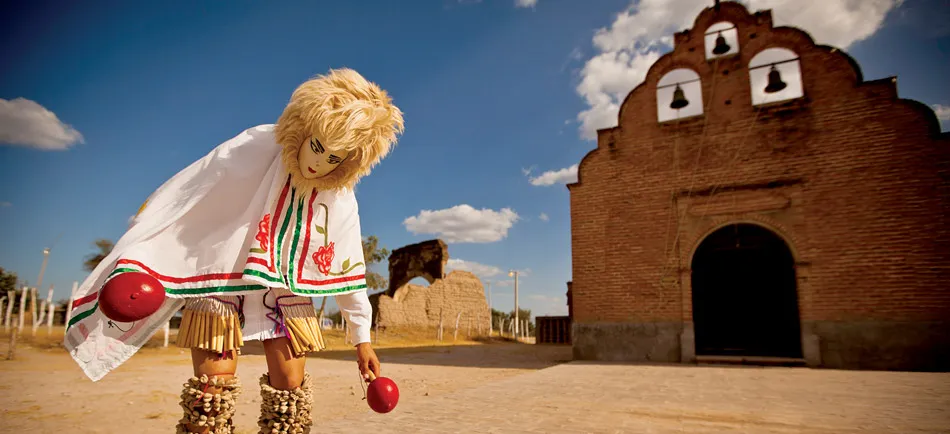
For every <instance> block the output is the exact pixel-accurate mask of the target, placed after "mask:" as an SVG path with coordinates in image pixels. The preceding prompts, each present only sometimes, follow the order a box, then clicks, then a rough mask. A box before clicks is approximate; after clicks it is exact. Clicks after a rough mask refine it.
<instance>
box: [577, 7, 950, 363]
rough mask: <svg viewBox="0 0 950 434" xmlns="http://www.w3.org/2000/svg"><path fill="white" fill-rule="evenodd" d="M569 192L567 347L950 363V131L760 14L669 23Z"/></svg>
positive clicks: (888, 83) (619, 354)
mask: <svg viewBox="0 0 950 434" xmlns="http://www.w3.org/2000/svg"><path fill="white" fill-rule="evenodd" d="M684 113H685V114H684ZM568 189H569V191H570V207H571V242H572V255H573V264H572V266H573V276H572V284H571V289H570V292H571V316H572V322H573V324H572V330H573V336H572V341H573V342H572V345H573V351H574V356H575V358H576V359H581V360H584V359H586V360H624V361H657V362H682V363H695V362H702V361H707V360H708V361H716V360H723V361H742V360H745V361H753V362H755V361H756V360H758V361H760V362H762V363H767V362H770V361H778V362H783V363H791V364H803V365H807V366H812V367H827V368H844V369H899V370H947V369H950V327H948V322H947V321H948V320H950V134H948V133H941V131H940V126H939V123H938V121H937V118H936V116H935V115H934V113H933V111H932V110H931V109H930V108H929V107H927V106H926V105H924V104H921V103H919V102H916V101H912V100H907V99H901V98H900V97H899V96H898V92H897V79H896V78H885V79H880V80H873V81H865V80H864V78H863V77H862V74H861V70H860V67H859V66H858V65H857V63H856V62H855V61H854V60H853V59H852V58H851V57H850V56H848V54H846V53H844V52H843V51H841V50H840V49H837V48H835V47H830V46H825V45H817V44H816V43H815V42H814V40H813V39H812V38H811V37H810V36H809V35H808V34H807V33H806V32H804V31H802V30H799V29H796V28H792V27H773V24H772V15H771V12H770V11H759V12H755V13H750V12H749V11H748V10H747V9H746V8H745V7H744V6H742V5H740V4H738V3H735V2H723V3H722V4H717V5H716V6H713V7H709V8H706V9H704V10H703V11H702V12H701V13H700V14H699V15H698V16H697V17H696V19H695V22H694V25H693V27H692V28H691V29H689V30H686V31H683V32H680V33H677V34H675V37H674V50H673V51H672V52H670V53H668V54H666V55H664V56H662V57H661V58H660V59H659V60H657V62H656V63H655V64H653V66H652V67H651V68H650V70H649V72H648V73H647V75H646V78H645V80H644V82H643V83H642V84H640V85H639V86H637V87H636V88H635V89H633V90H632V91H631V92H630V93H629V94H628V95H627V97H626V99H625V100H624V101H623V103H622V105H621V107H620V111H619V116H618V125H617V126H616V127H613V128H607V129H603V130H600V131H598V138H597V147H596V148H595V149H594V150H592V151H591V152H590V153H588V154H587V155H586V156H585V157H584V158H583V160H582V161H581V163H580V166H579V170H578V181H577V182H576V183H573V184H570V185H568Z"/></svg>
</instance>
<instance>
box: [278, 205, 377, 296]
mask: <svg viewBox="0 0 950 434" xmlns="http://www.w3.org/2000/svg"><path fill="white" fill-rule="evenodd" d="M316 197H317V190H316V189H314V190H313V191H312V192H311V195H310V200H309V201H308V203H307V209H308V214H307V229H306V231H305V232H304V243H303V252H301V253H302V255H301V258H300V262H299V263H297V265H298V267H297V280H299V282H300V283H304V284H309V285H332V284H334V283H342V282H351V281H359V280H363V279H365V278H366V275H365V274H359V275H354V276H344V277H337V278H333V279H326V280H307V279H304V278H303V268H304V266H305V265H306V263H307V253H308V247H309V246H310V227H311V226H313V202H314V200H315V199H316ZM303 203H304V199H303V198H300V202H299V204H298V205H297V225H296V230H295V231H294V240H293V242H292V244H291V246H290V255H291V257H290V270H288V271H289V273H288V274H290V275H291V276H293V275H294V265H295V259H296V255H297V245H298V242H299V241H300V232H301V227H302V226H303ZM324 229H325V230H326V228H324ZM296 283H297V282H294V279H290V290H291V291H293V292H295V293H297V294H337V293H341V292H349V291H356V290H360V289H364V288H366V283H365V282H364V283H361V284H356V285H349V286H344V287H340V288H333V289H305V288H299V287H297V285H296Z"/></svg>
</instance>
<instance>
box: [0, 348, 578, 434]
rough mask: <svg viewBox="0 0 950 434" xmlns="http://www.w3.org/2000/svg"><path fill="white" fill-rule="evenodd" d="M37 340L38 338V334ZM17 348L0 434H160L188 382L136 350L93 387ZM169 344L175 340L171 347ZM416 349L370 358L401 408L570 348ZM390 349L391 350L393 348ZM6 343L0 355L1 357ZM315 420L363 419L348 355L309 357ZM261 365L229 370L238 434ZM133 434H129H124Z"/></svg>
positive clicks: (0, 364)
mask: <svg viewBox="0 0 950 434" xmlns="http://www.w3.org/2000/svg"><path fill="white" fill-rule="evenodd" d="M40 333H43V332H40ZM51 341H52V343H46V344H45V345H44V344H43V343H29V342H24V343H22V344H20V345H18V346H17V357H16V359H15V360H12V361H11V360H0V396H2V398H0V406H2V408H3V410H2V416H0V426H2V427H3V429H2V431H3V432H23V433H25V432H70V433H106V432H137V433H168V432H172V431H173V429H174V426H175V423H176V422H177V420H178V419H179V418H180V417H181V410H180V409H179V407H178V401H179V394H180V392H181V385H182V383H183V382H184V381H185V380H186V379H187V378H189V377H190V376H191V374H192V373H191V363H190V358H189V353H188V352H187V351H183V350H181V349H179V348H176V347H174V344H172V346H171V347H169V348H143V349H142V350H140V351H139V352H138V353H137V354H136V355H135V356H133V357H132V358H131V359H130V360H129V361H128V362H126V363H125V364H123V365H122V366H120V367H119V368H118V369H116V370H115V371H113V372H111V373H110V374H109V375H107V376H106V377H105V378H103V379H102V380H100V381H98V382H95V383H94V382H92V381H90V380H89V379H88V378H87V377H86V376H85V375H84V374H83V373H82V372H81V371H80V370H79V367H78V366H77V365H76V364H75V362H74V361H73V360H72V359H71V358H70V357H69V355H68V354H67V353H66V351H65V350H64V349H62V348H57V343H55V339H52V340H51ZM172 342H174V339H172ZM465 344H466V345H458V346H445V345H442V346H436V345H431V346H417V347H412V348H385V345H383V346H380V347H379V348H378V349H377V354H378V355H379V357H380V361H381V363H382V374H383V375H384V376H386V377H390V378H392V379H393V380H394V381H396V383H397V384H398V386H399V388H400V395H401V397H400V405H405V404H410V403H414V402H422V401H425V400H428V399H432V398H433V397H438V396H440V395H443V394H447V393H450V392H454V391H458V390H461V389H466V388H472V387H477V386H479V385H482V384H485V383H487V382H492V381H494V380H499V379H503V378H507V377H512V376H517V375H519V374H523V373H526V372H531V371H534V370H538V369H542V368H546V367H550V366H553V365H556V364H558V363H561V362H565V361H567V360H568V359H570V347H566V346H535V345H524V344H515V343H497V342H496V343H489V344H477V343H472V342H465ZM397 345H398V343H397ZM7 348H8V345H7V339H6V338H5V335H4V336H3V340H2V341H0V355H2V356H3V357H2V358H3V359H5V358H6V354H7ZM307 370H308V372H310V374H311V375H312V376H313V378H314V383H315V391H314V409H315V411H314V414H315V416H316V417H317V418H319V419H324V420H333V419H339V418H343V417H347V416H352V415H356V414H360V413H365V412H366V411H367V410H368V406H367V405H366V402H365V401H363V400H362V397H363V391H362V389H361V386H360V379H359V373H358V370H357V368H356V357H355V352H354V351H353V350H351V349H339V350H333V351H326V352H323V353H319V354H316V355H313V356H312V357H310V358H309V359H308V361H307ZM265 371H266V364H265V361H264V356H263V355H260V351H259V348H255V347H254V346H253V345H250V346H248V347H247V348H246V349H245V354H244V355H242V356H241V359H240V361H239V364H238V376H239V377H240V378H241V380H242V382H243V384H244V393H243V396H241V398H240V399H239V402H238V411H237V415H236V418H235V422H236V424H237V427H238V430H237V432H238V433H252V432H257V431H256V428H257V417H258V414H259V410H258V408H259V407H258V406H259V404H260V395H259V390H260V388H259V386H258V379H259V378H260V375H261V374H262V373H264V372H265ZM133 427H134V428H133Z"/></svg>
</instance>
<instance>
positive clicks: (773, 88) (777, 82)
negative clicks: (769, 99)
mask: <svg viewBox="0 0 950 434" xmlns="http://www.w3.org/2000/svg"><path fill="white" fill-rule="evenodd" d="M786 86H788V85H787V84H785V82H784V81H782V75H781V74H780V73H779V72H778V70H777V69H775V65H772V68H771V69H769V84H768V85H766V86H765V93H775V92H778V91H780V90H782V89H785V87H786Z"/></svg>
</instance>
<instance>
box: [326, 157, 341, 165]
mask: <svg viewBox="0 0 950 434" xmlns="http://www.w3.org/2000/svg"><path fill="white" fill-rule="evenodd" d="M342 162H343V159H342V158H340V157H337V156H336V155H331V156H330V158H327V163H330V164H340V163H342Z"/></svg>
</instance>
